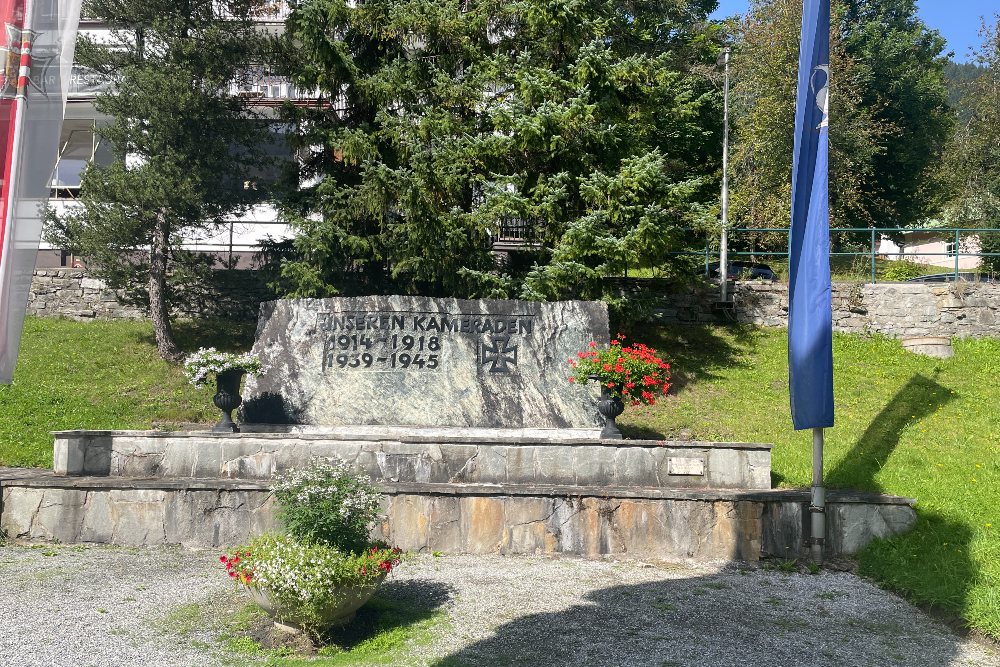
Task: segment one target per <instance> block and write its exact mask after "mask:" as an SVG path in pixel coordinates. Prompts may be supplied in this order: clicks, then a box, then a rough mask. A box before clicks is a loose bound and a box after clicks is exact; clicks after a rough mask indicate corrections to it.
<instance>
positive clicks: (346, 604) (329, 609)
mask: <svg viewBox="0 0 1000 667" xmlns="http://www.w3.org/2000/svg"><path fill="white" fill-rule="evenodd" d="M383 578H384V577H383ZM380 583H382V580H381V579H379V580H377V581H375V582H374V583H367V584H363V585H355V586H343V587H341V588H338V589H337V595H336V597H335V598H334V599H332V600H330V603H329V604H328V605H326V606H325V607H324V608H323V610H322V612H321V613H320V619H319V624H318V625H319V627H318V628H315V629H321V630H325V629H326V628H332V627H336V626H340V625H346V624H348V623H350V622H351V621H353V620H354V615H355V614H356V613H357V611H358V609H361V607H363V606H364V604H365V603H366V602H368V600H370V599H371V597H372V596H373V595H375V591H376V590H378V586H379V584H380ZM247 591H248V592H249V593H250V597H251V598H252V599H253V601H254V602H256V603H257V605H258V606H259V607H260V608H261V609H263V610H264V611H265V612H266V613H267V615H268V616H270V617H271V619H272V620H273V621H274V625H275V627H277V628H280V629H282V630H285V631H286V632H298V631H304V630H306V629H307V628H309V627H310V626H311V625H312V624H311V622H310V621H309V619H308V618H305V617H304V616H303V614H302V612H301V610H300V609H297V608H296V605H294V604H282V603H281V602H279V601H278V600H277V599H276V598H275V597H274V596H272V595H271V593H270V591H268V590H265V589H261V588H247Z"/></svg>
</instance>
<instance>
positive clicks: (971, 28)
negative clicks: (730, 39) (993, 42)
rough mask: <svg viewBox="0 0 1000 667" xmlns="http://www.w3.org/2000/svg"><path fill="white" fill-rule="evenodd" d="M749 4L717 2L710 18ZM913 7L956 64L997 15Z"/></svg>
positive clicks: (929, 2)
mask: <svg viewBox="0 0 1000 667" xmlns="http://www.w3.org/2000/svg"><path fill="white" fill-rule="evenodd" d="M749 4H750V3H749V1H748V0H719V9H718V11H716V13H715V14H713V17H715V18H718V17H722V16H728V15H730V14H737V13H740V14H742V13H743V12H745V11H746V10H747V7H748V6H749ZM917 4H918V6H919V8H920V16H921V18H923V20H924V23H926V24H927V25H928V26H930V27H931V28H934V29H935V30H938V31H940V32H941V34H942V35H944V38H945V39H947V40H948V48H949V49H950V50H952V51H954V52H955V60H957V61H958V62H965V61H966V60H968V56H969V49H970V48H972V47H977V46H979V25H980V22H979V18H980V17H981V16H989V15H991V14H993V13H994V12H1000V7H998V4H997V2H996V0H918V1H917Z"/></svg>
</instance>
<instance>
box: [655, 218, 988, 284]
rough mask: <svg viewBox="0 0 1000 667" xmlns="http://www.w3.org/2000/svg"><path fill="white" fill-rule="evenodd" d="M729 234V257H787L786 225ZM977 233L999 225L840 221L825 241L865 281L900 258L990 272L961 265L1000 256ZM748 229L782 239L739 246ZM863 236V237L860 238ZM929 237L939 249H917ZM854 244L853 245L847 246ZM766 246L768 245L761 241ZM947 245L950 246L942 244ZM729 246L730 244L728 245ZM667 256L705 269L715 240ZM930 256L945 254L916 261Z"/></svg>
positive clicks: (953, 272) (958, 274)
mask: <svg viewBox="0 0 1000 667" xmlns="http://www.w3.org/2000/svg"><path fill="white" fill-rule="evenodd" d="M686 231H688V232H695V231H696V230H693V229H689V230H686ZM728 233H729V240H730V245H731V247H730V248H729V251H728V255H729V261H730V263H732V262H740V261H746V260H748V259H749V260H750V261H752V262H758V263H765V261H766V260H767V259H768V258H780V260H782V261H785V262H787V260H788V255H789V252H788V249H787V238H788V233H789V230H788V228H786V227H763V228H753V227H747V228H734V227H731V228H730V229H729V230H728ZM983 233H1000V229H979V228H971V227H918V228H906V229H900V228H898V227H840V228H831V229H830V241H831V248H833V250H831V252H830V256H831V258H835V257H854V258H865V260H864V261H865V264H866V265H867V273H868V277H869V278H870V280H871V282H873V283H876V282H878V273H879V271H878V269H879V266H878V261H879V260H888V261H896V260H905V261H909V262H913V263H915V264H924V265H926V266H927V267H928V269H930V268H933V267H940V268H941V269H942V271H940V272H938V273H940V274H950V276H951V279H952V280H960V279H965V277H967V275H968V274H980V273H982V274H989V275H990V276H991V277H992V273H991V272H989V271H982V270H980V269H979V268H976V267H963V266H962V260H963V258H975V259H976V260H977V261H976V262H975V264H976V265H977V267H978V266H979V265H980V264H981V262H982V259H983V258H987V257H1000V252H986V251H983V250H982V248H981V246H980V244H979V236H980V235H981V234H983ZM751 234H777V235H780V236H783V237H784V239H785V243H783V244H782V246H783V247H784V249H783V250H775V249H773V245H774V244H773V243H771V244H765V247H763V248H761V249H753V250H745V249H743V250H741V249H738V248H740V247H741V246H745V245H746V243H741V241H744V240H745V237H746V235H751ZM848 234H853V235H855V238H853V239H849V240H844V239H838V238H837V237H838V235H848ZM914 234H925V235H927V236H926V237H925V238H923V239H920V240H919V241H920V242H919V243H913V244H910V245H907V243H906V241H905V240H904V241H903V245H902V246H899V245H897V244H895V242H893V241H892V240H891V239H890V238H889V237H890V236H895V237H899V236H901V235H902V236H906V235H910V236H912V235H914ZM862 238H863V241H861V239H862ZM885 242H889V243H893V245H896V247H897V248H898V249H897V250H889V251H880V246H881V245H882V244H883V243H885ZM859 243H860V244H862V245H864V246H866V247H863V248H861V249H859V248H857V246H858V244H859ZM935 243H944V244H946V246H945V249H944V250H929V249H928V250H922V249H919V248H921V247H922V246H926V245H931V244H935ZM851 245H854V246H855V248H853V249H852V248H850V246H851ZM767 246H769V247H767ZM948 246H950V248H949V247H948ZM734 248H735V249H734ZM668 254H669V255H670V256H674V257H677V256H688V257H691V256H696V257H701V258H703V259H704V267H705V274H706V275H708V274H709V273H710V265H711V264H712V263H713V262H716V263H717V262H718V261H719V247H718V240H717V239H713V238H707V239H706V241H705V246H704V249H701V250H694V249H691V250H684V251H675V252H671V253H668ZM935 257H945V258H948V260H949V261H948V264H947V265H944V264H933V263H931V262H928V261H926V260H925V261H920V260H921V259H925V258H935Z"/></svg>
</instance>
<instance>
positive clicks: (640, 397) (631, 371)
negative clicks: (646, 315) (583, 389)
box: [569, 334, 670, 440]
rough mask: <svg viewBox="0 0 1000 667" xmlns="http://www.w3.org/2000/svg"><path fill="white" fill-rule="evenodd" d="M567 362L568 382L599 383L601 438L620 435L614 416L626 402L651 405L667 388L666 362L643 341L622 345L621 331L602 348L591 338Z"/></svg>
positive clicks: (623, 337)
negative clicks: (602, 418) (574, 357)
mask: <svg viewBox="0 0 1000 667" xmlns="http://www.w3.org/2000/svg"><path fill="white" fill-rule="evenodd" d="M569 364H570V366H571V367H572V368H573V371H574V374H573V375H571V376H570V378H569V381H570V382H576V383H580V384H587V383H588V382H597V383H598V384H599V385H600V387H601V400H600V401H599V402H598V404H597V409H598V412H600V413H601V416H602V417H604V420H605V421H604V429H603V430H602V431H601V437H602V438H606V439H613V440H620V439H621V438H622V432H621V431H620V430H619V429H618V425H617V424H616V423H615V419H616V418H617V417H618V416H619V415H621V414H622V412H624V411H625V404H626V403H630V404H632V405H643V404H645V405H653V404H655V403H656V398H657V397H658V396H663V395H665V394H666V393H667V392H668V391H670V364H668V363H667V362H666V361H664V360H663V359H662V358H661V357H660V356H659V354H658V353H657V351H656V350H655V349H653V348H651V347H649V346H647V345H644V344H642V343H632V344H631V345H626V344H625V336H624V334H618V335H617V336H615V337H614V339H612V341H611V344H610V345H609V346H608V347H607V348H603V349H602V348H601V346H599V345H598V344H597V343H596V342H595V341H591V342H590V344H589V346H588V348H587V349H586V350H582V351H580V352H578V353H577V358H576V359H570V360H569Z"/></svg>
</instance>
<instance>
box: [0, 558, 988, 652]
mask: <svg viewBox="0 0 1000 667" xmlns="http://www.w3.org/2000/svg"><path fill="white" fill-rule="evenodd" d="M397 573H398V574H394V575H393V578H392V580H391V581H389V582H387V583H386V584H385V587H384V594H385V595H386V596H395V597H397V598H407V599H411V600H413V601H414V603H415V604H422V605H425V606H426V607H428V609H433V608H443V609H444V610H445V611H446V613H447V618H448V620H447V621H446V622H444V623H441V624H440V625H439V626H437V627H436V629H435V630H434V636H433V638H432V639H431V641H430V643H429V644H427V645H423V646H421V647H420V648H419V649H414V651H413V652H412V655H411V656H410V657H409V658H408V659H405V660H403V661H401V663H400V664H413V665H435V666H437V667H457V666H459V665H469V666H480V665H482V666H491V667H492V666H499V665H512V666H514V665H516V666H519V667H527V666H534V665H544V666H545V667H554V666H563V665H565V666H567V667H569V666H574V667H577V666H580V667H583V666H588V667H589V666H593V667H598V666H602V667H603V666H608V667H618V666H626V665H627V666H631V665H637V666H643V667H647V666H649V667H688V666H690V667H695V666H698V667H701V666H712V667H727V666H730V665H732V666H734V667H735V666H737V665H739V666H740V667H744V666H746V667H753V666H755V665H762V666H763V665H767V666H768V667H786V666H787V667H809V666H813V665H815V666H817V667H818V666H823V667H827V666H838V667H839V666H851V667H854V666H857V667H868V666H871V667H888V666H894V665H898V666H900V667H958V666H963V667H971V666H976V667H1000V656H998V654H997V652H996V651H995V650H993V649H992V648H989V647H984V646H982V645H979V644H977V643H975V642H971V641H968V640H963V639H961V638H958V637H956V636H955V635H954V634H953V633H951V632H950V631H949V630H948V629H947V628H945V627H944V626H942V625H941V624H939V623H937V622H935V621H933V620H931V619H930V618H928V617H927V616H926V615H925V614H923V613H922V612H920V611H918V610H916V609H914V608H913V607H912V606H910V605H908V604H907V603H905V602H904V601H902V600H900V599H899V598H897V597H896V596H893V595H891V594H888V593H885V592H884V591H881V590H879V589H878V588H876V587H874V586H872V585H871V584H869V583H867V582H865V581H864V580H862V579H859V578H858V577H855V576H853V575H850V574H842V573H826V572H824V573H823V574H821V575H817V576H812V575H805V574H784V573H780V572H776V571H767V570H764V569H760V568H756V567H753V566H742V567H740V566H732V565H730V566H716V567H707V566H698V567H690V566H669V567H666V566H655V567H654V566H648V565H643V564H638V563H634V562H633V563H628V562H603V561H586V560H578V559H568V558H567V559H545V558H536V557H518V558H504V557H499V556H487V557H479V556H447V557H441V558H434V557H431V556H422V557H419V558H417V559H415V560H414V561H411V562H409V563H407V564H406V565H405V566H404V567H401V568H400V569H399V570H397ZM241 604H243V602H242V599H241V597H240V595H239V594H238V593H236V592H235V591H234V589H233V588H232V586H230V584H229V582H228V581H226V580H225V578H224V577H223V576H222V572H221V569H220V566H219V564H218V561H217V554H215V553H209V552H191V551H184V550H180V549H156V550H137V549H127V548H108V547H92V546H47V545H46V546H42V547H39V546H31V547H29V546H17V545H9V544H8V545H6V546H0V665H2V666H4V667H8V666H9V667H91V666H92V667H103V666H105V665H107V666H109V667H110V666H114V667H130V666H135V667H146V666H156V667H174V666H184V667H213V666H215V665H224V664H239V665H248V664H251V663H250V662H248V659H247V658H239V659H234V656H233V655H232V654H229V655H227V654H225V652H224V651H223V645H222V643H221V642H220V640H219V638H218V627H217V626H215V624H214V623H213V622H212V619H215V618H219V617H227V616H228V615H229V614H231V613H232V611H233V610H234V609H236V608H238V607H239V606H240V605H241ZM213 626H214V627H213Z"/></svg>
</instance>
